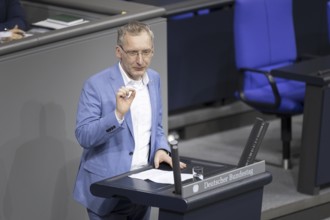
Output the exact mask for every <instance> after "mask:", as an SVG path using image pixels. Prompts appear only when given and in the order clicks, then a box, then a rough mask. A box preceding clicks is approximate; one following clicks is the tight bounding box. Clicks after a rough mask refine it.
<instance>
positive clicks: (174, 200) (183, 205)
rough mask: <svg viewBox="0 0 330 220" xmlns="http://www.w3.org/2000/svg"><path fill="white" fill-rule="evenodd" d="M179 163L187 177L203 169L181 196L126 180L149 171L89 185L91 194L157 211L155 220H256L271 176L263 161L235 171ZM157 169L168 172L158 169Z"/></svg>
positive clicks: (190, 160) (186, 183)
mask: <svg viewBox="0 0 330 220" xmlns="http://www.w3.org/2000/svg"><path fill="white" fill-rule="evenodd" d="M181 161H183V162H185V163H186V164H187V167H186V168H185V169H183V170H182V173H191V169H192V167H193V166H197V165H198V166H203V167H204V180H201V181H198V182H193V180H192V179H190V180H186V181H184V182H182V194H181V195H178V194H175V192H174V185H171V184H160V183H155V182H151V181H148V180H146V181H145V180H140V179H134V178H130V177H129V175H131V174H134V173H138V172H141V171H143V170H147V169H150V168H152V167H146V168H143V169H140V170H134V171H132V172H128V173H125V174H122V175H119V176H116V177H113V178H109V179H105V180H102V181H99V182H96V183H94V184H92V185H91V193H92V194H93V195H95V196H99V197H104V198H110V197H116V198H118V197H119V198H120V197H122V198H126V199H129V200H130V201H131V202H133V203H136V204H141V205H146V206H152V207H158V208H159V218H158V219H159V220H169V219H171V220H186V219H189V220H200V219H203V218H208V219H231V220H235V219H237V220H238V219H239V220H241V219H245V218H246V217H247V216H248V218H249V219H260V215H261V205H262V195H263V187H264V185H266V184H268V183H270V182H271V180H272V176H271V174H270V173H268V172H266V171H265V170H264V168H265V163H264V161H261V162H258V163H255V164H252V165H249V166H247V167H242V168H238V169H236V168H235V167H234V166H232V165H228V164H221V163H215V162H208V161H203V160H198V159H193V158H185V157H182V158H181ZM161 169H165V170H169V169H170V168H169V167H168V166H167V165H162V166H161ZM234 177H236V180H235V178H234ZM226 180H227V181H226ZM202 188H203V189H202ZM198 189H200V190H198Z"/></svg>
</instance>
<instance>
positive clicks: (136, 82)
mask: <svg viewBox="0 0 330 220" xmlns="http://www.w3.org/2000/svg"><path fill="white" fill-rule="evenodd" d="M118 65H119V70H120V73H121V75H122V77H123V80H124V84H125V86H128V85H130V86H135V85H136V86H141V85H148V83H149V77H148V74H146V73H145V74H143V77H142V79H141V80H133V79H131V78H129V77H128V75H127V73H126V72H125V70H124V69H123V68H122V66H121V64H120V62H119V63H118Z"/></svg>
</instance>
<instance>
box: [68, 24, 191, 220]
mask: <svg viewBox="0 0 330 220" xmlns="http://www.w3.org/2000/svg"><path fill="white" fill-rule="evenodd" d="M153 48H154V47H153V33H152V31H151V30H150V29H149V27H148V26H147V25H146V24H143V23H140V22H130V23H129V24H127V25H125V26H123V27H121V28H120V29H119V30H118V40H117V46H116V56H117V57H118V59H119V62H118V63H117V64H115V65H114V66H112V67H109V68H107V69H105V70H103V71H101V72H99V73H97V74H95V75H93V76H92V77H91V78H89V79H88V80H87V81H86V82H85V84H84V86H83V89H82V92H81V96H80V100H79V105H78V112H77V124H76V137H77V140H78V142H79V143H80V145H81V146H82V147H83V149H84V150H83V154H82V157H81V163H80V167H79V171H78V176H77V180H76V184H75V189H74V198H75V199H76V200H77V201H78V202H80V203H81V204H83V205H84V206H85V207H86V208H87V212H88V215H89V218H90V219H94V220H96V219H132V220H133V219H134V220H139V219H149V211H150V208H149V207H145V206H141V205H136V204H132V203H130V202H129V201H125V200H118V199H116V198H111V199H104V198H100V197H95V196H93V195H92V194H91V192H90V186H91V184H92V183H94V182H97V181H99V180H102V179H106V178H110V177H113V176H116V175H119V174H122V173H125V172H128V171H130V170H133V169H137V168H140V167H143V166H146V165H148V164H154V165H155V167H156V168H158V166H159V163H162V162H166V163H168V164H170V165H172V160H171V157H170V156H169V155H168V153H167V152H169V151H170V149H169V147H168V144H167V140H166V138H165V135H164V131H163V127H162V104H161V103H162V102H161V94H160V91H161V90H160V76H159V74H158V73H157V72H156V71H154V70H152V69H149V68H148V67H149V65H150V62H151V59H152V56H153ZM181 166H182V167H185V164H183V163H181Z"/></svg>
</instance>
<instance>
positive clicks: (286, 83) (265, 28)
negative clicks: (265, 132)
mask: <svg viewBox="0 0 330 220" xmlns="http://www.w3.org/2000/svg"><path fill="white" fill-rule="evenodd" d="M234 43H235V53H236V66H237V68H238V69H243V68H250V69H251V68H253V69H258V70H262V71H267V72H270V73H271V70H272V69H275V68H280V67H283V66H286V65H289V64H291V63H293V62H295V61H296V60H297V51H296V42H295V33H294V25H293V16H292V1H291V0H236V1H235V13H234ZM243 73H244V80H243V82H244V83H243V85H244V86H243V90H244V97H245V101H247V100H249V101H252V102H257V103H267V104H269V103H276V102H275V94H274V91H273V90H272V87H271V85H270V83H269V81H268V80H267V78H266V77H265V74H260V73H256V72H253V71H247V70H245V71H243ZM274 80H275V82H276V87H277V89H278V93H279V96H280V104H279V106H278V108H276V109H275V108H269V109H267V108H263V107H260V106H258V105H256V106H254V107H256V108H257V109H259V110H261V111H263V112H268V113H284V114H298V113H302V111H303V100H304V95H305V84H304V83H302V82H297V81H292V80H287V79H283V78H274ZM248 104H251V103H248Z"/></svg>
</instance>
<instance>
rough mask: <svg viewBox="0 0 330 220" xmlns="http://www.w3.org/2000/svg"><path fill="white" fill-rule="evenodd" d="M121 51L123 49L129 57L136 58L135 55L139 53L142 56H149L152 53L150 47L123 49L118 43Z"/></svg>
mask: <svg viewBox="0 0 330 220" xmlns="http://www.w3.org/2000/svg"><path fill="white" fill-rule="evenodd" d="M118 46H119V47H120V48H121V49H122V51H124V52H125V53H126V54H127V55H128V56H129V57H130V58H136V57H137V56H139V54H141V55H142V57H143V58H149V57H151V55H152V54H153V50H151V49H145V50H141V51H138V50H127V51H126V50H124V48H123V47H122V46H121V45H118Z"/></svg>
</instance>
